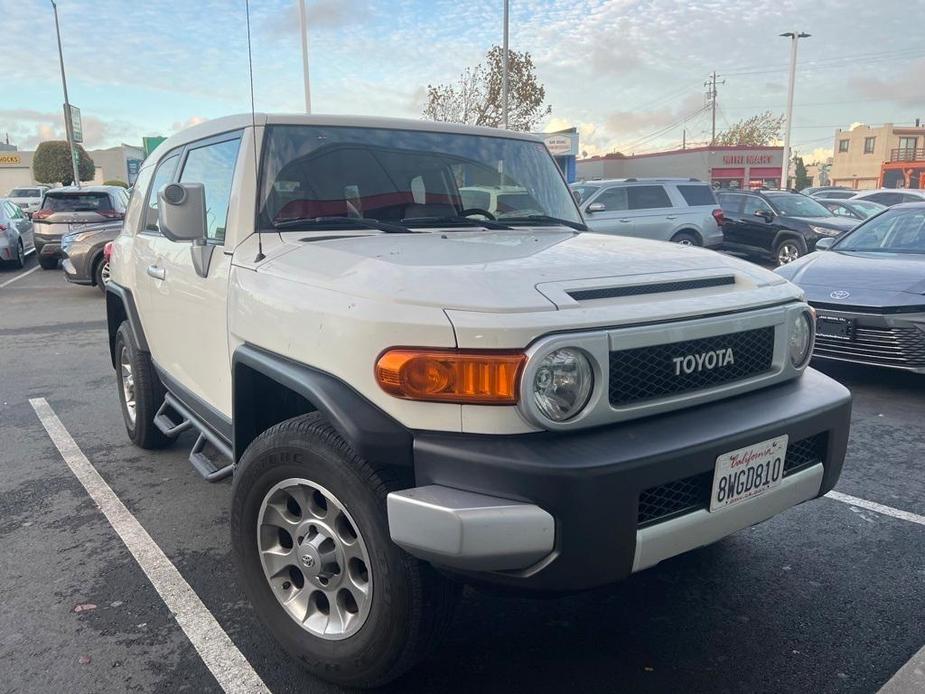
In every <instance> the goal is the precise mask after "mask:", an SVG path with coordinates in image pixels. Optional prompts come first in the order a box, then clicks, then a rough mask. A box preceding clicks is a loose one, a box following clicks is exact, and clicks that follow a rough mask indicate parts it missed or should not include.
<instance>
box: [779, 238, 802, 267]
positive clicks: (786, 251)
mask: <svg viewBox="0 0 925 694" xmlns="http://www.w3.org/2000/svg"><path fill="white" fill-rule="evenodd" d="M805 253H806V246H805V244H803V243H802V242H801V241H799V240H798V239H782V240H781V241H778V243H777V246H775V248H774V259H775V260H776V261H777V264H778V265H788V264H790V263H792V262H793V261H794V260H797V259H798V258H801V257H802V256H803V255H805Z"/></svg>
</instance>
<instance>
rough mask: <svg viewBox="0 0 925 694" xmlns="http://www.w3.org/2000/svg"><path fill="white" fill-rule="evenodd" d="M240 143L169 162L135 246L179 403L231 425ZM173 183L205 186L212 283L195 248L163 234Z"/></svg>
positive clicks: (159, 354) (144, 309) (150, 322)
mask: <svg viewBox="0 0 925 694" xmlns="http://www.w3.org/2000/svg"><path fill="white" fill-rule="evenodd" d="M240 142H241V135H240V133H232V134H226V135H222V136H219V137H216V138H211V139H209V140H204V141H201V142H195V143H191V144H190V145H188V146H187V147H186V148H184V150H183V151H182V152H178V153H177V154H176V155H174V156H171V157H170V158H168V159H165V160H164V161H162V163H161V165H160V166H159V168H158V170H157V171H156V172H155V174H154V182H153V183H152V185H151V188H150V190H149V191H148V199H147V206H146V210H145V212H146V218H145V221H144V225H145V226H144V230H143V231H142V232H141V233H139V234H138V235H137V236H136V239H135V248H136V250H135V259H136V260H135V262H136V267H135V282H136V287H138V288H139V289H140V291H138V297H137V300H138V302H139V304H141V306H140V308H141V314H142V316H143V325H144V329H145V335H146V337H147V339H148V344H149V347H150V349H151V354H152V356H153V358H154V361H155V364H156V365H157V367H158V369H159V370H160V371H161V372H163V373H164V374H165V375H166V376H167V377H168V378H167V380H168V381H169V382H171V383H170V385H172V386H173V389H174V391H175V392H174V394H175V395H176V396H177V397H180V398H181V399H183V398H184V395H192V396H194V397H195V398H197V399H198V400H199V401H200V402H199V403H197V402H191V403H188V404H190V405H191V406H193V407H196V406H198V405H201V404H202V403H205V404H206V405H207V406H208V407H209V408H210V409H211V410H213V411H217V413H219V414H220V415H222V416H223V417H224V418H225V419H227V420H228V421H229V422H230V417H231V361H230V354H229V351H228V349H229V348H228V325H227V301H226V299H227V290H228V276H229V272H230V268H231V253H230V249H229V253H227V254H226V253H225V252H224V251H225V249H224V242H225V228H226V225H227V222H228V203H229V200H230V197H231V185H232V178H233V176H234V169H235V164H236V162H237V158H238V152H239V145H240ZM172 180H178V181H180V182H183V183H202V184H203V185H204V186H205V195H206V223H207V237H208V243H209V244H211V245H213V246H215V248H214V250H213V253H212V259H211V263H210V265H209V268H208V273H207V275H206V277H200V276H199V275H198V274H197V272H196V270H195V268H194V267H193V262H192V255H191V252H190V244H189V243H178V242H174V241H170V240H169V239H168V238H167V237H165V236H163V235H161V233H160V230H159V229H158V225H157V191H158V189H159V188H161V187H162V186H163V185H164V184H165V183H168V182H170V181H172ZM177 385H179V386H180V388H176V386H177ZM177 391H179V392H177Z"/></svg>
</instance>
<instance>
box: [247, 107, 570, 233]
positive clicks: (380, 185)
mask: <svg viewBox="0 0 925 694" xmlns="http://www.w3.org/2000/svg"><path fill="white" fill-rule="evenodd" d="M265 146H266V149H265V151H266V154H265V155H264V161H263V173H262V186H261V193H260V200H259V206H260V215H259V219H260V226H261V228H263V229H268V228H272V227H274V225H277V224H280V223H283V222H286V221H287V220H288V221H292V220H296V219H305V220H313V219H318V218H325V217H346V218H356V219H372V220H377V221H381V222H392V223H404V224H406V225H409V226H427V225H428V224H431V225H433V224H435V223H437V222H436V221H435V220H438V219H443V218H448V217H455V216H458V215H459V214H460V213H462V212H466V214H473V213H472V212H470V210H473V209H475V210H476V212H474V214H482V213H484V212H488V213H489V215H490V216H492V217H495V218H498V219H503V218H505V217H511V218H516V217H524V218H526V217H528V216H530V215H546V216H548V217H557V218H561V219H563V220H567V221H569V222H572V223H580V222H581V218H580V216H579V214H578V209H577V208H576V206H575V202H574V200H573V199H572V196H571V195H570V194H569V190H568V187H567V186H566V185H565V182H564V181H563V180H562V175H561V174H560V172H559V170H558V168H557V166H556V164H555V162H554V161H553V159H552V157H551V156H550V154H549V152H548V151H547V149H546V146H545V145H544V144H543V143H542V142H540V141H536V142H533V141H531V140H520V139H513V138H510V139H508V138H504V137H493V136H484V135H464V134H455V133H436V132H426V131H411V130H391V129H385V128H352V127H336V126H332V127H329V126H314V125H276V126H271V127H270V128H269V129H268V133H267V138H266V145H265ZM482 216H485V215H484V214H482ZM415 218H418V219H420V218H430V220H429V221H425V220H422V221H421V222H419V223H417V224H415V223H414V222H412V221H411V220H413V219H415ZM402 220H404V222H402ZM523 223H529V222H526V221H525V222H523Z"/></svg>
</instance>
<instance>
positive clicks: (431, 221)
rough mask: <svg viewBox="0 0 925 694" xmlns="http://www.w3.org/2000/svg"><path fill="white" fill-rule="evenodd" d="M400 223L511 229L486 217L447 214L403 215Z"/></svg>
mask: <svg viewBox="0 0 925 694" xmlns="http://www.w3.org/2000/svg"><path fill="white" fill-rule="evenodd" d="M401 222H402V224H407V225H409V226H412V225H413V226H419V225H421V224H426V225H433V226H455V225H460V226H467V227H484V228H485V229H506V230H508V231H510V230H511V227H509V226H508V225H506V224H501V223H500V222H492V221H489V220H487V219H472V218H471V217H462V216H458V215H457V216H448V217H405V218H404V219H403V220H401Z"/></svg>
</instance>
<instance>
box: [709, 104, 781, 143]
mask: <svg viewBox="0 0 925 694" xmlns="http://www.w3.org/2000/svg"><path fill="white" fill-rule="evenodd" d="M783 125H784V116H775V115H774V114H772V113H771V112H770V111H765V112H764V113H759V114H758V115H757V116H752V117H751V118H745V119H743V120H740V121H738V122H737V123H733V124H732V125H730V126H729V127H728V128H726V129H725V130H723V131H721V132H720V133H719V134H718V135H717V136H716V142H715V144H717V145H744V146H746V147H760V146H762V145H770V144H772V143H774V142H775V141H777V140H779V139H780V137H781V128H782V127H783Z"/></svg>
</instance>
